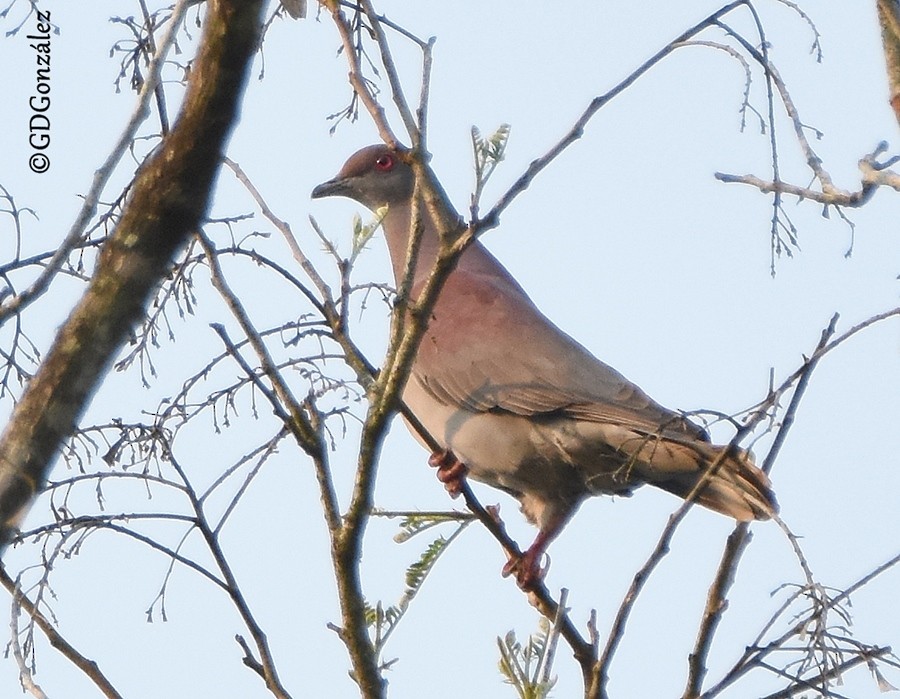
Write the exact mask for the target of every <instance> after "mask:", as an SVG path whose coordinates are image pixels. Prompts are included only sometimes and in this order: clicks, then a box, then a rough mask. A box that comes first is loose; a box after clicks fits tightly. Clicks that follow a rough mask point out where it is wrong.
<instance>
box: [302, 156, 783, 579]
mask: <svg viewBox="0 0 900 699" xmlns="http://www.w3.org/2000/svg"><path fill="white" fill-rule="evenodd" d="M414 186H415V176H414V174H413V170H412V168H411V167H410V166H409V165H408V164H407V163H406V162H404V159H403V157H402V156H401V154H400V153H398V152H396V151H394V150H391V149H390V148H388V147H386V146H383V145H375V146H369V147H367V148H363V149H362V150H360V151H358V152H357V153H355V154H354V155H353V156H351V157H350V159H349V160H348V161H347V162H346V164H345V165H344V167H343V168H342V169H341V171H340V172H339V173H338V175H337V176H336V177H335V178H334V179H332V180H329V181H328V182H325V183H323V184H320V185H319V186H318V187H316V188H315V189H314V190H313V193H312V196H313V197H314V198H318V197H327V196H345V197H349V198H351V199H355V200H356V201H358V202H359V203H361V204H363V205H365V206H366V207H368V208H369V209H372V210H373V211H375V210H378V209H381V208H382V207H384V206H387V207H388V208H387V213H386V214H385V215H384V218H383V221H382V225H383V227H384V231H385V236H386V238H387V244H388V248H389V251H390V255H391V261H392V263H393V268H394V275H395V279H396V282H397V284H398V286H399V285H400V283H401V281H402V277H403V274H404V268H405V261H406V255H407V249H408V243H409V238H410V233H411V224H412V223H413V221H412V220H411V219H412V216H413V214H412V211H413V206H412V203H413V202H412V199H413V190H414ZM418 209H419V212H420V216H421V223H422V226H423V232H422V237H421V244H420V248H419V251H418V257H417V261H416V265H415V269H414V277H413V280H412V284H411V288H410V299H411V300H412V301H415V300H416V299H417V298H418V295H419V293H420V292H421V290H422V288H423V286H424V285H425V283H426V281H427V280H428V277H429V275H430V273H431V270H432V266H433V264H434V261H435V260H436V259H437V255H438V251H439V249H440V245H441V241H440V235H439V234H440V230H439V226H438V224H437V223H436V221H435V220H434V219H433V217H432V215H431V214H430V213H429V211H428V208H427V207H426V206H424V204H423V205H421V206H419V207H418ZM403 401H404V403H406V405H407V406H408V407H409V408H410V410H411V411H412V412H413V414H415V416H416V417H417V418H418V420H419V421H420V422H421V423H422V425H424V427H425V428H426V429H427V430H428V432H429V433H430V434H431V435H432V437H433V438H434V439H435V440H436V441H437V442H438V443H439V444H440V445H442V447H443V450H442V451H440V452H438V453H436V454H433V455H432V458H431V460H430V462H431V463H432V465H435V466H437V467H438V477H439V478H440V479H441V480H442V481H444V482H445V484H446V485H447V487H448V490H450V491H451V492H453V491H454V490H456V491H457V492H458V490H459V482H460V479H461V478H462V477H464V475H465V474H466V473H468V474H469V475H470V476H471V477H472V478H474V479H475V480H477V481H481V482H483V483H487V484H489V485H492V486H494V487H496V488H500V489H502V490H504V491H506V492H508V493H510V494H512V495H513V496H515V497H516V498H517V499H518V500H519V502H520V503H521V505H522V512H523V513H524V514H525V516H526V517H527V518H528V519H529V520H530V521H531V522H532V523H534V524H536V525H537V526H538V528H539V530H540V531H539V533H538V535H537V538H536V539H535V541H534V543H533V544H532V545H531V547H530V548H529V549H528V550H527V551H526V552H525V553H524V554H523V556H522V557H521V558H520V559H518V560H513V561H510V562H509V563H507V565H506V567H505V568H504V574H507V575H509V574H515V575H516V578H517V580H518V582H519V584H520V585H521V586H522V587H524V588H528V587H531V586H533V585H535V584H536V583H537V582H538V581H539V580H540V579H541V578H542V576H543V573H544V571H543V569H542V568H541V559H542V557H543V554H544V552H545V550H546V548H547V546H548V544H549V543H550V541H551V540H552V539H553V538H554V537H555V536H556V535H557V534H558V533H559V532H560V531H561V529H562V528H563V526H564V525H565V524H566V522H567V521H568V520H569V519H570V518H571V517H572V515H573V514H574V512H575V510H576V509H577V508H578V506H579V505H580V504H581V503H582V502H583V501H584V500H585V499H586V498H587V497H589V496H591V495H603V494H612V495H629V494H631V492H632V491H633V490H634V489H635V488H637V487H638V486H640V485H643V484H644V483H649V484H651V485H654V486H656V487H658V488H662V489H663V490H667V491H669V492H670V493H674V494H675V495H678V496H680V497H682V498H691V499H693V500H695V501H696V502H698V503H700V504H701V505H704V506H705V507H708V508H710V509H712V510H715V511H716V512H720V513H722V514H725V515H728V516H730V517H734V518H735V519H737V520H741V521H749V520H753V519H768V518H769V517H770V516H771V515H772V514H773V513H774V512H775V511H776V509H777V505H776V503H775V499H774V496H773V494H772V491H771V489H770V485H769V479H768V477H767V476H766V474H765V473H763V472H762V471H761V470H760V469H758V468H757V467H756V466H754V465H753V462H752V459H751V457H750V455H749V454H748V453H747V452H744V451H742V450H739V449H728V448H727V447H721V446H715V445H713V444H711V443H710V442H709V437H708V436H707V434H706V432H705V431H704V430H703V429H702V428H700V427H699V426H697V425H696V424H694V423H693V422H691V421H689V420H687V419H686V418H685V417H684V416H682V415H680V414H678V413H676V412H673V411H671V410H668V409H666V408H664V407H662V406H661V405H659V404H658V403H656V402H654V401H653V400H652V399H651V398H650V397H649V396H647V394H645V393H644V392H643V391H642V390H641V389H640V388H639V387H638V386H636V385H635V384H633V383H631V382H630V381H628V379H626V378H625V377H624V376H622V375H621V374H620V373H619V372H617V371H616V370H615V369H613V368H611V367H609V366H607V365H606V364H604V363H603V362H601V361H600V360H599V359H597V358H595V357H594V356H593V355H592V354H591V353H590V352H588V351H587V350H586V349H585V348H584V347H582V346H581V345H580V344H579V343H578V342H576V341H575V340H573V339H572V338H571V337H569V336H568V335H567V334H566V333H564V332H563V331H562V330H560V329H559V328H557V327H556V326H555V325H554V324H553V323H552V322H551V321H550V320H548V319H547V318H546V317H545V316H544V315H543V314H542V313H541V312H540V311H539V310H538V308H537V307H536V306H535V305H534V303H533V302H532V301H531V299H529V297H528V295H527V294H526V293H525V291H524V290H523V289H522V287H521V286H520V285H519V284H518V283H517V282H516V280H515V279H513V278H512V276H511V275H510V274H509V272H507V270H506V269H505V268H504V267H503V265H501V264H500V263H499V262H498V261H497V259H496V258H495V257H494V256H493V255H491V253H490V252H488V251H487V250H486V249H485V248H484V247H483V246H482V245H481V243H480V242H478V241H476V242H474V243H473V244H471V245H470V246H469V247H468V248H466V249H465V251H464V252H463V253H462V255H461V256H460V258H459V260H458V263H457V264H456V266H455V268H454V269H453V271H452V272H451V273H450V274H449V276H448V277H447V279H446V282H445V284H444V286H443V288H442V289H441V292H440V295H439V296H438V299H437V302H436V303H435V305H434V308H433V310H432V312H431V315H430V317H429V320H428V325H427V329H426V331H425V334H424V337H423V338H422V341H421V344H420V346H419V348H418V352H417V354H416V357H415V361H414V363H413V366H412V372H411V375H410V377H409V381H408V383H407V385H406V387H405V389H404V391H403Z"/></svg>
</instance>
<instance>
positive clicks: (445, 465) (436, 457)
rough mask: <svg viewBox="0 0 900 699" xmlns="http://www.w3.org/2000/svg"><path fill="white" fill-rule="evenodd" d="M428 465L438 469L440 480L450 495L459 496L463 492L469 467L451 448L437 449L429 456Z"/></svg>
mask: <svg viewBox="0 0 900 699" xmlns="http://www.w3.org/2000/svg"><path fill="white" fill-rule="evenodd" d="M428 465H429V466H433V467H434V468H436V469H437V477H438V480H439V481H440V482H441V483H443V484H444V488H446V489H447V492H448V493H450V497H452V498H457V497H459V495H460V493H462V484H463V482H464V481H465V479H466V474H467V473H468V472H469V469H468V467H467V466H466V465H465V464H464V463H463V462H462V461H460V460H459V459H457V458H456V455H455V454H454V453H453V452H452V451H450V450H449V449H446V450H444V451H436V452H435V453H433V454H432V455H431V456H429V457H428Z"/></svg>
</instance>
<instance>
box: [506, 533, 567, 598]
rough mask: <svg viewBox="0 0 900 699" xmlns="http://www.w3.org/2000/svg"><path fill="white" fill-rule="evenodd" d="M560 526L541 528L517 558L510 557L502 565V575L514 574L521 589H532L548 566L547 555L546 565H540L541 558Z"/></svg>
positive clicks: (541, 578)
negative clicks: (526, 548) (549, 528)
mask: <svg viewBox="0 0 900 699" xmlns="http://www.w3.org/2000/svg"><path fill="white" fill-rule="evenodd" d="M560 529H562V527H561V526H560V527H554V528H553V529H551V530H549V531H545V530H543V529H542V530H541V531H539V532H538V535H537V536H536V537H535V539H534V541H533V542H532V544H531V546H529V547H528V550H527V551H525V553H523V554H522V555H521V556H520V557H518V558H510V559H509V560H508V561H507V562H506V565H505V566H503V577H504V578H508V577H509V576H510V575H515V576H516V582H517V583H518V584H519V587H521V588H522V589H523V590H531V589H533V588H534V587H535V586H536V585H537V584H538V583H539V582H540V581H541V580H543V579H544V576H545V575H546V574H547V570H548V569H549V567H550V564H549V557H548V563H547V565H546V566H543V567H542V566H541V559H543V557H544V554H545V553H546V552H547V547H548V546H549V545H550V542H551V541H553V539H554V538H555V537H556V535H557V534H558V533H559V530H560Z"/></svg>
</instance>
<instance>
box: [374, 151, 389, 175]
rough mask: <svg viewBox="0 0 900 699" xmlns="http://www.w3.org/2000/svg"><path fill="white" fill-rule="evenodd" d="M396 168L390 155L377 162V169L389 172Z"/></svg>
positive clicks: (383, 156)
mask: <svg viewBox="0 0 900 699" xmlns="http://www.w3.org/2000/svg"><path fill="white" fill-rule="evenodd" d="M393 168H394V158H393V156H390V155H382V156H381V157H380V158H378V160H376V161H375V169H376V170H381V171H382V172H388V171H389V170H392V169H393Z"/></svg>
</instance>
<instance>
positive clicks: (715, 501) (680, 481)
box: [650, 443, 778, 522]
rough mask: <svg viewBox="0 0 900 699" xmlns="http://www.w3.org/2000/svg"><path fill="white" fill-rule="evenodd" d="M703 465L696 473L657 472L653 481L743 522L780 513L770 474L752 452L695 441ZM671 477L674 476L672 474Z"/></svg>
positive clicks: (665, 488) (659, 485)
mask: <svg viewBox="0 0 900 699" xmlns="http://www.w3.org/2000/svg"><path fill="white" fill-rule="evenodd" d="M692 448H693V449H694V450H695V451H696V452H697V453H698V456H700V457H701V458H700V460H699V461H700V463H699V465H700V468H699V469H697V470H695V471H694V472H693V473H688V472H684V471H681V472H677V473H665V472H656V473H655V474H654V475H655V477H654V478H652V479H651V480H650V482H651V483H652V484H653V485H655V486H657V487H659V488H662V489H663V490H667V491H669V492H670V493H673V494H675V495H678V496H679V497H682V498H684V499H686V500H687V499H692V500H694V501H695V502H697V503H699V504H701V505H703V506H704V507H707V508H709V509H710V510H714V511H715V512H719V513H721V514H723V515H728V516H729V517H734V518H735V519H736V520H738V521H741V522H749V521H751V520H764V519H770V518H771V517H772V515H773V514H775V513H777V512H778V502H777V501H776V500H775V494H774V493H773V492H772V485H771V483H770V481H769V477H768V476H767V475H766V474H765V473H764V472H763V471H762V470H760V469H759V468H757V467H756V466H755V465H754V463H753V457H752V456H751V455H750V453H749V452H747V451H743V450H737V451H735V452H734V455H731V454H728V453H727V447H718V446H714V445H711V444H702V443H700V444H694V445H692ZM669 476H671V477H669Z"/></svg>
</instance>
